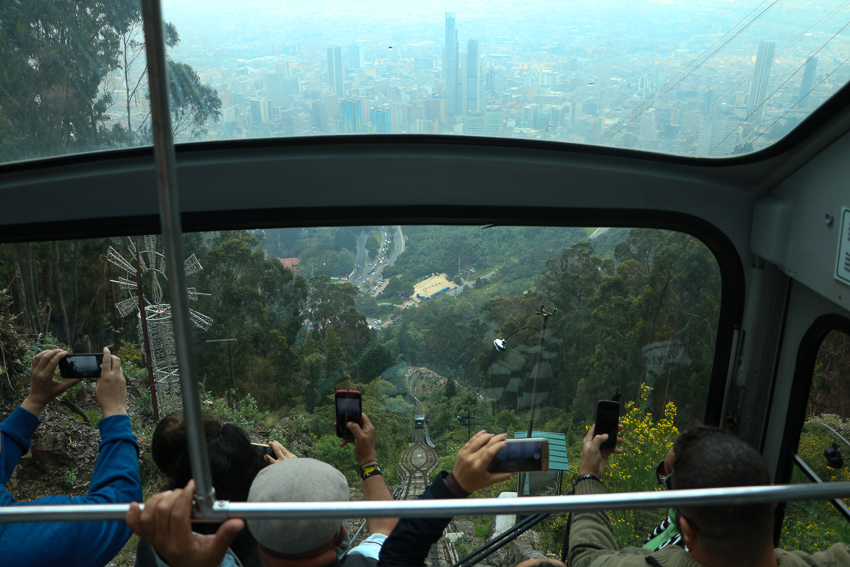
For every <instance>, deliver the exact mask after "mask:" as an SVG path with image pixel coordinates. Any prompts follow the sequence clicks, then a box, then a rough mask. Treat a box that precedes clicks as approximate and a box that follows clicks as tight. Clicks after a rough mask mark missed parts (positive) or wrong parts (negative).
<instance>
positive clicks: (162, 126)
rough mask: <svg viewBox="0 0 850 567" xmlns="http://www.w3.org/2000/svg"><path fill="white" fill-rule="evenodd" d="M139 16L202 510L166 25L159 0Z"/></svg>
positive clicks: (202, 470) (205, 494)
mask: <svg viewBox="0 0 850 567" xmlns="http://www.w3.org/2000/svg"><path fill="white" fill-rule="evenodd" d="M142 19H143V24H144V34H145V55H146V56H147V64H148V90H149V92H150V105H151V125H152V133H153V142H154V155H155V158H156V177H157V185H158V188H159V207H160V209H159V213H160V214H159V218H160V223H161V225H162V240H163V244H164V246H165V261H166V267H167V270H168V299H169V302H170V303H171V321H172V328H173V330H174V345H175V350H176V353H177V365H178V368H179V369H180V388H181V393H182V394H183V415H184V417H185V420H186V442H187V444H188V448H189V462H190V463H191V465H192V475H193V476H194V478H195V507H196V509H197V511H198V512H200V513H204V512H205V511H207V510H209V509H211V508H212V506H213V504H214V503H215V491H214V489H213V485H212V475H211V474H210V465H209V459H208V457H207V440H206V437H205V435H204V426H203V418H202V415H201V398H200V393H199V392H198V381H197V379H196V376H197V372H196V371H195V351H194V348H193V346H194V345H193V344H192V328H191V318H190V315H189V294H188V291H187V287H186V269H185V267H184V265H183V258H184V253H183V228H182V225H181V223H180V199H179V191H178V189H177V165H176V163H177V158H176V156H175V154H174V136H173V134H172V131H171V109H170V106H169V104H170V100H169V97H168V65H167V63H166V57H165V28H164V23H163V19H162V5H161V3H160V0H142ZM148 362H150V361H148Z"/></svg>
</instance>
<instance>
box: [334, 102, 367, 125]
mask: <svg viewBox="0 0 850 567" xmlns="http://www.w3.org/2000/svg"><path fill="white" fill-rule="evenodd" d="M340 110H341V111H342V131H343V132H345V133H346V134H356V133H359V132H364V131H365V130H364V123H363V105H362V103H361V100H360V99H356V98H348V99H345V100H343V101H341V102H340Z"/></svg>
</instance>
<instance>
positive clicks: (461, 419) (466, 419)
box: [457, 410, 475, 441]
mask: <svg viewBox="0 0 850 567" xmlns="http://www.w3.org/2000/svg"><path fill="white" fill-rule="evenodd" d="M473 419H475V416H474V415H472V414H471V413H470V411H469V410H466V417H463V416H462V415H459V416H457V420H458V421H459V422H461V424H463V422H466V440H467V441H469V440H470V439H471V438H472V420H473Z"/></svg>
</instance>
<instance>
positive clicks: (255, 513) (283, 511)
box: [0, 481, 850, 523]
mask: <svg viewBox="0 0 850 567" xmlns="http://www.w3.org/2000/svg"><path fill="white" fill-rule="evenodd" d="M848 497H850V481H845V482H831V483H825V484H811V485H801V484H789V485H783V486H748V487H737V488H700V489H696V490H662V491H654V492H624V493H612V494H583V495H573V496H539V497H534V498H472V499H467V500H462V501H459V500H402V501H392V500H375V501H367V502H263V503H260V502H227V501H224V500H221V501H218V502H216V503H215V505H214V506H213V508H212V509H211V510H208V511H202V510H196V512H195V518H196V519H202V520H210V521H223V520H225V519H227V518H258V519H259V518H268V519H270V518H293V519H302V518H387V517H396V518H422V517H432V518H445V517H447V516H492V515H495V514H518V513H528V512H538V513H565V512H597V511H605V510H636V509H644V508H672V507H678V506H707V505H720V504H754V503H758V502H787V501H789V500H829V499H832V498H848ZM128 507H129V505H128V504H81V505H64V506H27V505H25V504H24V505H18V506H9V507H3V508H0V523H12V522H45V521H63V522H67V521H97V520H123V519H124V514H125V513H126V512H127V509H128Z"/></svg>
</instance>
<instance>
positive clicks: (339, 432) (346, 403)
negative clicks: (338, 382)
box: [334, 390, 363, 439]
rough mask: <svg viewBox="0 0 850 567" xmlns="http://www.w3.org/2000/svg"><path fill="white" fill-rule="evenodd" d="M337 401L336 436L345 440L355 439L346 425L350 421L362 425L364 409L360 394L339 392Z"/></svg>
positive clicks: (336, 397) (355, 391) (345, 391)
mask: <svg viewBox="0 0 850 567" xmlns="http://www.w3.org/2000/svg"><path fill="white" fill-rule="evenodd" d="M334 398H335V400H336V436H337V437H341V438H343V439H354V435H353V434H352V433H351V431H350V430H349V429H348V427H347V426H346V425H345V424H346V423H348V422H349V421H353V422H354V423H360V415H361V413H362V411H363V410H362V408H361V406H360V392H358V391H357V390H337V392H336V395H335V396H334Z"/></svg>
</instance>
